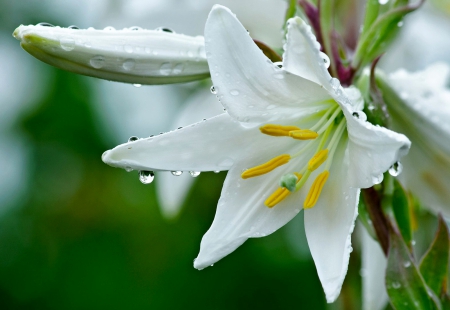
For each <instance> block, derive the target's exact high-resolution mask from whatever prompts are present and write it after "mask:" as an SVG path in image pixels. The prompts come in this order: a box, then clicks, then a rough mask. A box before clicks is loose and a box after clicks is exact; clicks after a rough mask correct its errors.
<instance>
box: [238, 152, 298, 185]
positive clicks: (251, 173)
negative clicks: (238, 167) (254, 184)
mask: <svg viewBox="0 0 450 310" xmlns="http://www.w3.org/2000/svg"><path fill="white" fill-rule="evenodd" d="M290 159H291V156H290V155H289V154H283V155H279V156H277V157H275V158H273V159H271V160H269V161H268V162H266V163H264V164H262V165H259V166H256V167H253V168H250V169H247V170H245V171H244V172H242V174H241V178H243V179H248V178H253V177H257V176H259V175H263V174H266V173H268V172H270V171H272V170H274V169H275V168H278V167H279V166H282V165H284V164H287V163H288V162H289V160H290Z"/></svg>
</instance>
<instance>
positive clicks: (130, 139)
mask: <svg viewBox="0 0 450 310" xmlns="http://www.w3.org/2000/svg"><path fill="white" fill-rule="evenodd" d="M137 140H139V138H138V137H136V136H132V137H130V138H129V139H128V142H134V141H137Z"/></svg>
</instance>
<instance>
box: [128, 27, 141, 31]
mask: <svg viewBox="0 0 450 310" xmlns="http://www.w3.org/2000/svg"><path fill="white" fill-rule="evenodd" d="M130 30H131V31H139V30H142V28H141V27H139V26H133V27H131V28H130Z"/></svg>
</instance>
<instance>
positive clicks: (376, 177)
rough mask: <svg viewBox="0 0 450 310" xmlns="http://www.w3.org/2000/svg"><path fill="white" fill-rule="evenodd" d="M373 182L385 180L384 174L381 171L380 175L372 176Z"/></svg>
mask: <svg viewBox="0 0 450 310" xmlns="http://www.w3.org/2000/svg"><path fill="white" fill-rule="evenodd" d="M372 182H373V184H380V183H381V182H383V174H382V173H380V174H379V175H378V176H372Z"/></svg>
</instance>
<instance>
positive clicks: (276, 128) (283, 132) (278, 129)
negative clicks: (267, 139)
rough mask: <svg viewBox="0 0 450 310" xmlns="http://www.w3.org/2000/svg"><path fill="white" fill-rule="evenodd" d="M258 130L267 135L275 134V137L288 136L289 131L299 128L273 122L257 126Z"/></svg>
mask: <svg viewBox="0 0 450 310" xmlns="http://www.w3.org/2000/svg"><path fill="white" fill-rule="evenodd" d="M259 130H260V131H261V132H262V133H263V134H265V135H269V136H275V137H283V136H286V137H289V132H290V131H294V130H300V128H298V127H297V126H282V125H275V124H267V125H264V126H262V127H259Z"/></svg>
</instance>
